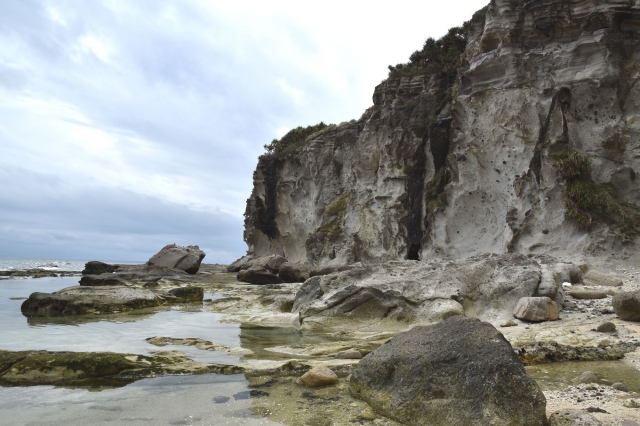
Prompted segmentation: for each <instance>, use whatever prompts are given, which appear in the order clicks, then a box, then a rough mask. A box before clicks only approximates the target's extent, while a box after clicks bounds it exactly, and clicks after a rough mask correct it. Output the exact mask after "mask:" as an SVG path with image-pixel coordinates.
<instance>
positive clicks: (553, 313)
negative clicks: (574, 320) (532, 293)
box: [513, 297, 558, 322]
mask: <svg viewBox="0 0 640 426" xmlns="http://www.w3.org/2000/svg"><path fill="white" fill-rule="evenodd" d="M513 316H514V317H516V318H518V319H521V320H525V321H533V322H540V321H555V320H557V319H558V305H557V304H556V302H554V301H553V300H551V299H549V298H548V297H523V298H521V299H520V300H519V301H518V304H517V305H516V307H515V309H514V310H513Z"/></svg>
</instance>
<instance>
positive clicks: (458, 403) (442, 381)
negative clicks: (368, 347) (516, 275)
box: [350, 316, 547, 426]
mask: <svg viewBox="0 0 640 426" xmlns="http://www.w3.org/2000/svg"><path fill="white" fill-rule="evenodd" d="M350 384H351V391H352V394H353V395H354V396H356V397H358V398H361V399H362V400H364V401H365V402H367V403H368V404H369V405H371V406H372V407H374V408H375V409H376V411H378V412H381V413H383V414H385V415H387V416H389V417H391V418H394V419H397V420H398V421H400V422H403V423H405V424H409V425H463V424H464V425H487V424H493V425H513V424H517V425H532V426H533V425H536V426H539V425H544V424H546V423H547V420H546V416H545V407H546V400H545V397H544V395H543V394H542V391H540V388H539V387H538V385H537V384H536V383H535V381H534V380H533V379H532V378H530V377H529V376H528V375H527V374H526V372H525V371H524V368H523V367H522V364H521V363H520V361H519V360H518V358H517V356H516V355H515V353H514V352H513V349H512V348H511V345H510V344H509V343H508V342H507V341H506V340H505V339H504V337H503V336H502V334H501V333H500V332H498V331H497V330H496V329H495V328H494V327H493V326H491V325H490V324H487V323H483V322H480V321H478V320H475V319H472V318H468V317H462V316H456V317H452V318H449V319H447V320H445V321H443V322H441V323H438V324H435V325H432V326H427V327H425V326H418V327H414V328H413V329H411V330H410V331H408V332H405V333H401V334H399V335H397V336H396V337H394V338H393V339H391V340H390V341H389V342H387V343H386V344H384V345H382V346H381V347H380V348H378V349H377V350H375V351H374V352H372V353H371V354H369V355H367V356H366V357H365V358H363V359H362V361H360V363H359V364H358V366H357V367H356V368H355V369H354V370H353V375H352V377H351V381H350Z"/></svg>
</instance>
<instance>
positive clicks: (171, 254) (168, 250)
mask: <svg viewBox="0 0 640 426" xmlns="http://www.w3.org/2000/svg"><path fill="white" fill-rule="evenodd" d="M205 256H206V254H205V253H204V252H203V251H202V250H200V247H198V246H188V247H182V246H178V245H176V244H169V245H166V246H164V247H163V248H162V250H160V251H159V252H158V253H156V254H155V255H153V257H151V259H149V261H148V262H147V265H149V266H164V267H166V268H175V269H181V270H183V271H185V272H187V273H189V274H195V273H196V272H198V269H200V264H201V263H202V259H204V257H205Z"/></svg>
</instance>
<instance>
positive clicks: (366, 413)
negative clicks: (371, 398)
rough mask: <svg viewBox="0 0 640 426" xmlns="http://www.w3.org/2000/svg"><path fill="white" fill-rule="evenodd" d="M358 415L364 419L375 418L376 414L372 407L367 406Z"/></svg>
mask: <svg viewBox="0 0 640 426" xmlns="http://www.w3.org/2000/svg"><path fill="white" fill-rule="evenodd" d="M358 417H360V418H361V419H364V420H375V419H376V418H377V417H378V416H377V415H376V412H375V411H373V408H371V407H367V408H365V409H364V410H362V411H361V412H360V414H359V416H358Z"/></svg>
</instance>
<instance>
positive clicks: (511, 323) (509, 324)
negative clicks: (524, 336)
mask: <svg viewBox="0 0 640 426" xmlns="http://www.w3.org/2000/svg"><path fill="white" fill-rule="evenodd" d="M516 325H517V324H516V323H515V321H514V320H512V319H510V320H507V321H505V322H503V323H502V324H500V327H515V326H516Z"/></svg>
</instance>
